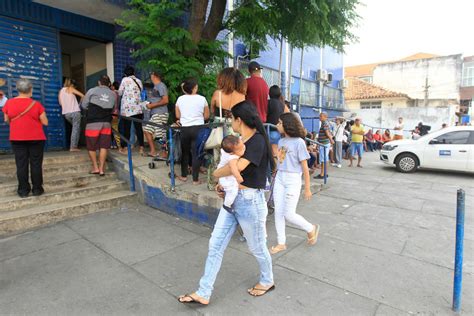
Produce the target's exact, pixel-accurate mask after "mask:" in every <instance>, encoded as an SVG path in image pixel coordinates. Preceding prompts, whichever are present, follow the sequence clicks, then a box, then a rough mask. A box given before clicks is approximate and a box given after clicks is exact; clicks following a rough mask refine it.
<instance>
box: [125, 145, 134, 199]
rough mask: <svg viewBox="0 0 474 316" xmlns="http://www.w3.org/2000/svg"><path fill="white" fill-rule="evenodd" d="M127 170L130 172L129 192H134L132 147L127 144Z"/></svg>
mask: <svg viewBox="0 0 474 316" xmlns="http://www.w3.org/2000/svg"><path fill="white" fill-rule="evenodd" d="M127 154H128V169H129V172H130V191H132V192H135V176H134V175H133V161H132V145H130V143H127Z"/></svg>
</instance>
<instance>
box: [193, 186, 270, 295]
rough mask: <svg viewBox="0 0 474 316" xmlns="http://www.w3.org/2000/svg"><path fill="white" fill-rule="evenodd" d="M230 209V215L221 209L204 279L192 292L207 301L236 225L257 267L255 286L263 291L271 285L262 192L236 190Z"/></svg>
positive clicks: (210, 242) (265, 214)
mask: <svg viewBox="0 0 474 316" xmlns="http://www.w3.org/2000/svg"><path fill="white" fill-rule="evenodd" d="M233 207H234V212H235V213H234V214H230V213H229V212H227V211H226V210H224V209H223V208H221V210H220V212H219V216H218V217H217V221H216V224H215V225H214V230H213V231H212V235H211V239H210V240H209V252H208V254H207V259H206V267H205V269H204V275H203V276H202V277H201V280H200V281H199V289H198V290H197V291H196V294H197V295H199V296H201V297H203V298H205V299H207V300H208V299H209V298H210V297H211V294H212V290H213V289H214V282H215V281H216V277H217V273H219V270H220V268H221V263H222V258H223V256H224V251H225V249H226V248H227V245H228V244H229V241H230V239H231V238H232V235H233V234H234V232H235V229H236V228H237V223H238V224H240V227H241V228H242V231H243V232H244V236H245V239H246V241H247V245H248V247H249V250H250V251H251V252H252V254H253V255H254V257H255V259H257V262H258V264H259V266H260V280H259V283H260V284H261V285H263V286H265V287H266V286H270V285H272V284H273V270H272V258H271V256H270V253H269V252H268V248H267V231H266V225H265V224H266V221H267V214H268V209H267V203H266V202H265V196H264V194H263V190H257V189H245V190H239V193H238V195H237V198H236V199H235V202H234V206H233ZM236 281H238V280H236Z"/></svg>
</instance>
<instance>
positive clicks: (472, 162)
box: [467, 131, 474, 172]
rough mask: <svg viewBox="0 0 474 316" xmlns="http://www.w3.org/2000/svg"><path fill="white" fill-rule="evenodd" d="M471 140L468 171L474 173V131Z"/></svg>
mask: <svg viewBox="0 0 474 316" xmlns="http://www.w3.org/2000/svg"><path fill="white" fill-rule="evenodd" d="M470 133H471V138H470V139H469V158H468V159H467V170H469V171H471V172H474V131H471V132H470Z"/></svg>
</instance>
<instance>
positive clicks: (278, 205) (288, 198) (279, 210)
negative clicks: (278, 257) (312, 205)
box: [270, 113, 319, 254]
mask: <svg viewBox="0 0 474 316" xmlns="http://www.w3.org/2000/svg"><path fill="white" fill-rule="evenodd" d="M277 126H278V131H279V132H280V133H281V134H282V135H283V138H282V139H280V141H279V142H278V156H277V158H278V159H277V170H278V171H277V175H276V179H275V187H274V191H273V196H274V202H275V227H276V231H277V235H278V245H276V246H273V247H271V249H270V253H271V254H276V253H278V252H280V251H283V250H286V235H285V220H287V221H289V222H291V223H292V224H294V225H296V226H298V227H300V228H301V229H303V230H304V231H306V232H307V234H308V245H314V244H315V243H316V242H317V238H318V233H319V225H313V224H311V223H309V222H308V221H307V220H306V219H304V218H303V216H301V215H299V214H296V206H297V205H298V200H299V197H300V193H301V184H302V183H301V176H302V175H303V176H304V182H305V189H304V198H305V199H306V200H309V199H311V196H312V193H311V189H310V177H309V168H308V159H309V153H308V150H307V148H306V143H305V141H304V137H305V131H304V127H303V125H302V123H301V121H300V120H299V119H298V118H297V117H296V116H295V115H293V114H292V113H284V114H282V115H281V116H280V121H279V123H278V125H277Z"/></svg>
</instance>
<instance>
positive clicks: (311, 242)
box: [308, 224, 319, 245]
mask: <svg viewBox="0 0 474 316" xmlns="http://www.w3.org/2000/svg"><path fill="white" fill-rule="evenodd" d="M311 233H312V234H311V237H309V236H308V245H314V244H316V242H317V241H318V235H319V225H318V224H316V225H314V230H313V231H312V232H311Z"/></svg>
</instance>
